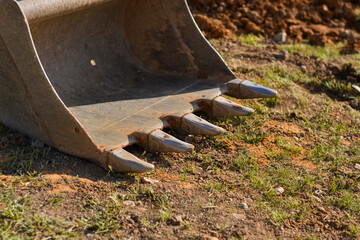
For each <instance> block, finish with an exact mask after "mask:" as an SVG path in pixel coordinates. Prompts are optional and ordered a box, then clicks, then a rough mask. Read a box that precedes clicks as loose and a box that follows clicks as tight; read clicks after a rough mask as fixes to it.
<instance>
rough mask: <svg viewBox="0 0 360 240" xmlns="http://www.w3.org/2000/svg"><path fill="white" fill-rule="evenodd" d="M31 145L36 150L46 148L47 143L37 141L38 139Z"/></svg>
mask: <svg viewBox="0 0 360 240" xmlns="http://www.w3.org/2000/svg"><path fill="white" fill-rule="evenodd" d="M31 145H32V146H33V147H36V148H44V147H45V143H44V142H42V141H40V140H37V139H36V140H34V141H33V142H32V144H31Z"/></svg>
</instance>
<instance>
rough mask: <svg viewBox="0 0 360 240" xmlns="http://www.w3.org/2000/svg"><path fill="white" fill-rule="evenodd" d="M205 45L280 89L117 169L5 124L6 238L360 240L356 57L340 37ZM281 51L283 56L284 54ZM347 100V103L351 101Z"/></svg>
mask: <svg viewBox="0 0 360 240" xmlns="http://www.w3.org/2000/svg"><path fill="white" fill-rule="evenodd" d="M211 43H212V44H213V45H214V46H215V48H216V49H217V50H218V51H219V52H220V54H221V55H222V56H223V57H224V58H225V60H226V61H227V62H228V64H229V66H230V67H231V69H232V70H234V72H235V73H236V74H237V75H238V76H239V77H241V78H248V79H251V80H253V81H254V82H257V83H261V84H263V85H265V86H268V87H271V88H274V89H277V90H278V91H279V95H278V97H276V98H273V99H268V100H246V101H238V102H240V103H241V104H243V105H245V106H250V107H252V108H254V109H255V110H256V112H255V114H254V115H253V116H251V117H235V118H221V119H211V118H207V117H206V116H203V115H202V116H203V117H204V118H206V119H207V120H209V121H211V122H213V123H215V124H217V125H219V126H221V127H223V128H225V129H226V130H227V132H226V133H224V134H222V135H220V136H216V137H197V136H196V137H194V136H190V138H189V137H186V136H181V135H178V134H177V133H173V132H171V133H172V134H174V135H175V136H177V137H179V138H181V139H185V138H186V140H187V141H191V142H192V143H193V144H194V145H195V147H196V149H195V151H194V152H193V153H188V154H175V153H174V154H150V153H146V152H143V150H142V149H141V148H138V147H132V148H130V149H128V150H129V151H131V152H132V153H134V154H135V155H138V156H139V157H141V158H144V159H146V160H147V161H148V162H151V163H153V164H155V166H156V169H155V170H154V171H152V172H150V173H148V174H113V173H111V172H106V171H104V170H103V169H102V168H100V167H98V166H96V165H94V164H92V163H90V162H88V161H85V160H82V159H78V158H75V157H71V156H67V155H64V154H62V153H59V152H58V151H56V150H54V149H52V148H50V147H47V146H44V147H42V146H41V144H39V143H35V144H34V141H33V140H31V139H28V138H25V137H23V136H22V135H20V134H18V133H16V132H12V131H11V130H9V129H7V128H5V127H3V126H1V127H0V163H1V164H0V238H1V239H69V238H73V239H359V238H360V227H359V226H360V181H359V180H360V179H359V178H360V165H359V164H360V132H359V126H360V112H359V109H356V104H354V100H355V101H356V100H359V97H358V95H359V93H357V92H356V91H355V90H353V89H352V88H351V85H352V84H354V85H355V84H359V83H360V75H359V67H360V54H355V55H346V56H341V55H340V54H339V51H340V49H341V47H342V44H338V45H335V46H326V47H325V48H324V47H313V46H310V45H307V44H297V45H290V44H289V45H276V44H274V43H273V42H272V41H270V40H268V39H266V38H259V37H256V36H254V35H246V36H242V37H236V38H233V39H221V40H211ZM284 50H286V51H287V52H288V53H289V55H288V56H286V54H284V52H281V51H284ZM350 102H352V106H353V107H351V106H350Z"/></svg>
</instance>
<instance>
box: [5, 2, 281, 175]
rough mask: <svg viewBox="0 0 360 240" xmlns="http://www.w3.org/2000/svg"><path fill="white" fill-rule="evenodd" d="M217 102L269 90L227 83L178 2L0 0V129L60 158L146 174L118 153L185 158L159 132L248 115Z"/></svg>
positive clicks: (199, 130) (207, 127)
mask: <svg viewBox="0 0 360 240" xmlns="http://www.w3.org/2000/svg"><path fill="white" fill-rule="evenodd" d="M222 94H229V95H231V96H234V97H238V98H256V97H273V96H275V95H276V91H273V90H270V89H267V88H264V87H262V86H259V85H256V84H253V83H251V82H250V81H247V80H246V81H242V80H239V79H236V77H235V76H234V74H233V73H232V72H231V70H230V69H229V68H228V67H227V65H226V64H225V63H224V61H223V60H222V59H221V57H220V56H219V55H218V53H217V52H216V51H215V50H214V49H213V48H212V47H211V45H210V44H209V43H208V42H207V41H206V39H205V38H204V37H203V36H202V34H201V32H200V31H199V29H198V28H197V26H196V24H195V22H194V20H193V18H192V16H191V14H190V11H189V9H188V6H187V3H186V1H185V0H147V1H145V0H22V1H14V0H0V121H1V122H2V123H3V124H5V125H6V126H8V127H10V128H13V129H15V130H17V131H19V132H21V133H23V134H26V135H28V136H30V137H33V138H37V139H40V140H42V141H44V142H46V143H47V144H49V145H51V146H53V147H55V148H57V149H59V150H60V151H63V152H65V153H68V154H72V155H75V156H79V157H83V158H86V159H89V160H92V161H94V162H95V163H98V164H100V165H101V166H103V167H104V168H107V167H108V166H111V168H112V169H113V170H115V171H120V172H145V171H148V170H151V169H152V168H153V165H151V164H149V163H146V162H144V161H142V160H140V159H138V158H136V157H135V156H133V155H132V154H130V153H128V152H126V151H125V150H123V148H124V147H126V146H129V145H131V144H140V145H143V146H144V148H146V149H147V150H149V151H155V152H161V151H176V152H183V151H191V150H192V149H193V146H192V145H190V144H188V143H184V142H182V141H180V140H178V139H176V138H174V137H172V136H170V135H168V134H166V133H164V132H162V131H161V129H163V128H164V127H172V128H174V129H176V130H178V131H180V132H183V133H186V134H212V135H214V134H219V133H221V132H223V129H221V128H219V127H217V126H214V125H212V124H210V123H208V122H206V121H205V120H202V119H200V118H199V117H197V116H195V115H193V114H192V112H195V111H200V110H201V111H205V112H208V113H209V114H210V115H212V116H214V117H216V116H235V115H237V116H239V115H240V116H242V115H249V114H251V113H252V112H253V110H252V109H249V108H246V107H242V106H240V105H237V104H235V103H233V102H231V101H229V100H227V99H224V98H222V97H220V95H222Z"/></svg>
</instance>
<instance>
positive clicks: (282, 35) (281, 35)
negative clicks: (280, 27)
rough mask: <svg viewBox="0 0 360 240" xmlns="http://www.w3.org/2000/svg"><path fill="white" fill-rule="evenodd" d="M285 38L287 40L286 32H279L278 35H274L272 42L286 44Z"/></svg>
mask: <svg viewBox="0 0 360 240" xmlns="http://www.w3.org/2000/svg"><path fill="white" fill-rule="evenodd" d="M286 38H287V34H286V32H281V33H278V34H276V35H275V36H274V41H275V42H276V43H279V44H281V43H284V42H286Z"/></svg>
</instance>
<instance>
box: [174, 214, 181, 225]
mask: <svg viewBox="0 0 360 240" xmlns="http://www.w3.org/2000/svg"><path fill="white" fill-rule="evenodd" d="M175 220H176V221H178V222H179V223H182V222H183V219H182V216H181V215H177V216H176V217H175Z"/></svg>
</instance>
